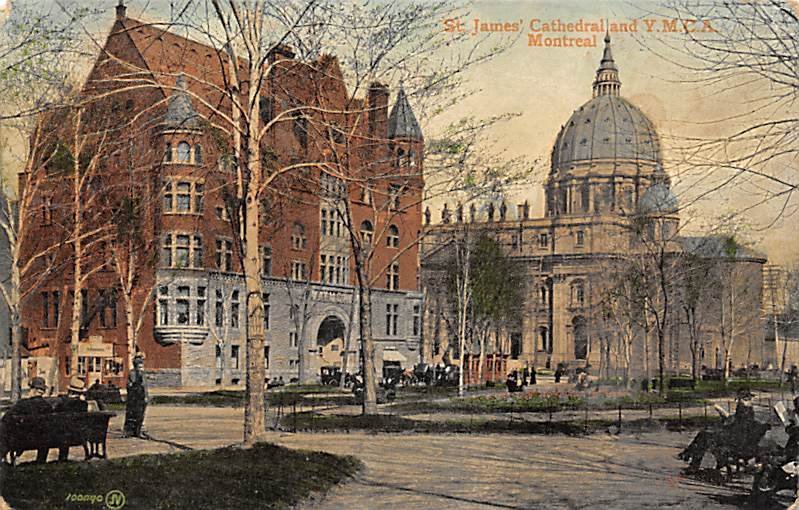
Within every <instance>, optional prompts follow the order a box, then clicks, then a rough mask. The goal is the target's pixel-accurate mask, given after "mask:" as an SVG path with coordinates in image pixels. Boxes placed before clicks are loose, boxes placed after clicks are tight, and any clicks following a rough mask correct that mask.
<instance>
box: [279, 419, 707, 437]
mask: <svg viewBox="0 0 799 510" xmlns="http://www.w3.org/2000/svg"><path fill="white" fill-rule="evenodd" d="M718 421H719V420H718V417H716V416H710V417H708V418H704V417H697V416H693V417H685V418H682V419H681V418H679V417H678V416H669V417H658V418H654V419H636V420H625V421H624V422H623V423H622V431H623V432H651V431H657V430H663V429H667V430H695V429H700V428H704V427H707V426H711V425H713V424H716V423H718ZM282 426H283V428H285V429H287V430H293V429H294V428H295V427H296V430H298V431H307V432H332V431H347V432H349V431H351V430H363V431H368V432H374V433H398V432H413V433H421V434H441V433H470V434H566V435H572V436H573V435H582V434H590V433H596V432H608V431H617V430H618V427H617V426H618V422H617V421H616V420H611V419H594V418H591V419H588V420H583V419H572V420H553V421H551V422H546V421H527V420H524V419H518V418H517V419H492V418H490V417H486V416H475V417H474V418H469V419H462V418H457V419H445V420H439V421H428V420H413V419H410V418H405V417H402V416H396V415H391V414H377V415H370V416H364V415H357V416H352V415H324V416H320V415H317V414H312V413H301V414H298V415H297V416H296V420H295V417H294V416H290V417H287V418H286V420H285V421H283V422H282Z"/></svg>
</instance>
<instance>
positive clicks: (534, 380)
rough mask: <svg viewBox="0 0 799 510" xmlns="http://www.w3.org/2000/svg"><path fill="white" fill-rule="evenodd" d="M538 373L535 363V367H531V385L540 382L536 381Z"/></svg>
mask: <svg viewBox="0 0 799 510" xmlns="http://www.w3.org/2000/svg"><path fill="white" fill-rule="evenodd" d="M536 375H537V374H536V371H535V365H533V367H532V368H531V369H530V386H534V385H535V383H537V382H538V381H536Z"/></svg>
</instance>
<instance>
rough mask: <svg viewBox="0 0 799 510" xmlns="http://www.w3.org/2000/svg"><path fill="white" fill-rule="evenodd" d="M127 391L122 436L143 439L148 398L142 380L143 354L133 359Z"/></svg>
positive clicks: (145, 385) (145, 386)
mask: <svg viewBox="0 0 799 510" xmlns="http://www.w3.org/2000/svg"><path fill="white" fill-rule="evenodd" d="M127 389H128V398H127V402H126V404H125V425H124V430H123V436H124V437H131V436H133V437H139V438H142V439H145V436H144V435H143V434H142V425H144V412H145V410H146V409H147V403H148V401H149V396H148V394H147V384H146V383H145V380H144V355H143V354H137V355H136V357H135V358H133V370H131V371H130V373H129V374H128V386H127Z"/></svg>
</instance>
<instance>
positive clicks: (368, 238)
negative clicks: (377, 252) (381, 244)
mask: <svg viewBox="0 0 799 510" xmlns="http://www.w3.org/2000/svg"><path fill="white" fill-rule="evenodd" d="M374 233H375V231H374V228H373V227H372V222H371V221H369V220H363V222H362V223H361V239H363V244H372V238H373V237H374Z"/></svg>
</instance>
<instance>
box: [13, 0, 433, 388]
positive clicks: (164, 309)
mask: <svg viewBox="0 0 799 510" xmlns="http://www.w3.org/2000/svg"><path fill="white" fill-rule="evenodd" d="M270 58H271V59H272V62H274V69H273V71H272V72H271V73H270V75H269V82H268V84H266V85H265V87H264V92H263V95H262V97H261V99H260V106H261V121H262V122H263V123H264V125H265V124H266V123H268V122H269V121H271V120H273V119H275V118H276V117H278V116H279V115H280V114H281V112H284V111H286V110H288V109H292V108H294V109H296V108H302V107H309V108H308V109H307V110H303V113H302V114H296V115H292V116H287V117H286V120H285V121H283V122H278V123H276V124H275V126H274V127H273V128H272V129H270V131H269V134H267V136H266V143H265V144H264V145H263V147H262V151H263V159H262V160H263V161H265V162H268V163H269V164H271V165H272V167H274V168H284V167H286V166H288V165H298V166H302V165H301V164H302V163H314V162H324V163H325V165H319V164H308V165H306V168H303V169H301V170H297V171H292V172H287V173H285V174H281V175H278V176H277V177H276V178H275V179H274V181H273V182H272V184H271V185H270V186H269V188H268V189H266V190H265V191H264V194H263V199H262V203H261V210H262V212H261V213H262V231H261V234H260V244H261V246H260V248H261V254H262V265H263V273H264V274H263V280H262V284H263V299H264V311H265V318H264V322H265V324H264V326H265V330H266V344H267V347H266V364H267V376H268V377H271V378H277V377H283V378H284V379H285V380H289V379H291V378H293V377H297V374H298V370H299V359H300V357H299V353H298V345H300V344H302V343H303V342H300V341H298V339H299V337H300V335H303V338H304V345H305V348H306V349H307V350H308V356H307V360H308V361H307V367H308V371H309V373H310V374H312V375H314V376H315V375H316V374H318V372H319V367H320V366H322V365H325V364H330V363H333V364H337V365H340V364H341V360H342V359H343V355H344V353H343V352H342V351H343V347H344V346H345V345H346V344H347V342H346V337H347V335H349V336H350V339H351V342H350V349H349V354H350V366H351V367H352V363H353V362H356V360H357V358H358V347H357V335H358V332H357V324H358V316H357V313H358V312H357V306H354V305H355V303H356V301H355V298H354V297H353V295H354V294H357V291H356V289H355V286H354V285H355V275H354V260H353V259H354V257H353V256H352V250H353V247H352V246H353V243H352V242H351V239H350V235H349V234H348V232H349V229H352V230H354V231H357V236H358V239H360V240H362V241H363V242H365V243H367V244H368V245H369V246H370V249H369V253H370V257H369V266H368V274H367V276H368V277H369V280H370V282H371V284H370V285H371V299H372V310H373V317H372V324H373V337H374V338H375V341H376V346H377V347H376V358H377V359H376V362H377V369H378V371H379V370H380V368H381V366H382V360H390V361H393V362H400V363H401V364H402V365H403V366H410V365H412V364H414V363H415V362H417V361H418V357H419V355H418V352H419V341H420V340H419V339H420V336H421V312H420V311H421V294H420V293H419V292H418V291H417V270H418V251H417V243H416V239H417V236H418V234H419V232H420V230H421V205H420V204H421V193H422V188H423V178H422V168H423V156H424V155H423V137H422V133H421V130H420V128H419V124H418V122H417V121H416V118H415V116H414V114H413V111H412V109H411V106H410V103H409V99H408V97H407V96H406V95H405V94H404V92H403V91H402V90H401V89H400V90H399V91H398V93H397V96H396V100H395V102H394V104H393V105H392V106H391V109H390V113H389V106H390V105H389V96H390V91H389V89H388V88H387V87H386V86H384V85H382V84H380V83H374V84H372V85H371V86H370V88H369V90H368V93H367V97H365V98H356V97H353V96H350V95H349V93H348V91H347V87H346V84H345V81H344V78H343V76H342V73H341V70H340V68H339V66H338V62H337V60H336V59H335V58H334V57H331V56H322V57H320V58H318V59H317V60H316V61H314V62H301V61H299V60H298V59H295V57H294V55H293V54H292V52H291V51H290V50H289V49H288V48H285V47H279V48H276V49H275V50H274V51H273V52H272V54H271V56H270ZM225 65H227V64H226V60H225V56H224V55H220V54H219V53H218V52H217V50H215V49H213V48H212V47H209V46H206V45H203V44H201V43H199V42H196V41H194V40H191V39H189V38H186V37H181V36H179V35H176V34H174V33H171V32H169V31H165V30H163V29H160V28H156V27H155V26H153V25H152V24H148V23H142V22H139V21H137V20H133V19H130V18H128V17H127V16H126V12H125V8H124V7H122V6H120V7H118V8H117V19H116V21H115V23H114V25H113V27H112V28H111V31H110V34H109V36H108V38H107V40H106V42H105V45H104V46H103V48H102V51H101V52H100V55H99V56H98V59H97V61H96V63H95V65H94V68H93V69H92V71H91V73H90V75H89V77H88V79H87V81H86V84H85V86H84V89H83V93H82V94H83V97H84V98H85V99H86V100H87V101H88V102H87V104H88V105H89V106H87V108H86V111H85V119H84V124H85V125H86V126H91V127H93V128H94V129H95V131H99V129H100V128H102V129H103V130H104V132H105V133H106V136H104V137H102V139H101V138H100V137H99V136H97V135H94V136H93V138H92V142H91V144H90V146H91V150H89V151H87V152H90V153H91V152H92V151H95V153H97V152H101V153H102V156H101V158H100V167H101V171H99V172H98V175H96V176H95V177H92V179H91V180H90V182H89V183H88V184H87V185H86V186H85V189H82V190H81V193H86V198H85V199H84V203H85V204H91V205H87V206H86V208H87V211H88V213H89V214H87V216H88V217H89V219H88V220H86V229H87V230H90V229H91V228H95V227H96V228H98V229H102V228H103V226H104V225H108V224H109V222H110V224H111V225H113V226H114V228H111V229H110V230H108V231H107V232H108V233H107V235H106V238H107V240H105V239H104V238H102V237H95V238H87V246H89V245H91V249H87V254H86V257H85V259H86V262H85V263H84V264H85V266H86V267H85V268H84V270H85V271H87V272H89V271H91V273H92V274H91V276H90V277H88V279H87V283H86V284H85V286H84V289H83V290H82V296H81V299H82V300H83V301H82V302H83V306H82V309H83V317H82V318H81V326H80V342H79V343H78V345H77V346H74V345H70V324H69V322H70V321H69V320H68V318H69V317H70V314H71V302H72V300H71V299H69V296H70V293H71V292H72V288H73V286H72V273H73V270H74V262H73V261H72V259H71V257H72V256H73V254H72V249H71V245H70V242H69V241H66V242H65V241H64V239H67V238H68V236H67V235H66V234H64V233H63V231H64V230H68V229H66V228H65V227H64V226H65V225H70V224H71V223H70V219H69V218H70V213H71V209H70V207H69V203H70V200H71V199H72V198H71V197H73V196H74V193H73V194H72V195H70V193H69V191H70V190H69V186H67V185H66V183H67V182H69V179H70V177H69V175H68V172H63V171H61V172H59V171H58V169H53V168H51V167H52V166H53V161H51V160H48V161H47V162H46V163H43V164H44V165H45V166H47V167H48V170H47V179H46V184H45V185H44V186H43V188H42V189H43V192H42V193H41V194H40V195H41V196H40V197H39V198H38V199H37V200H38V201H37V202H36V204H35V208H36V211H39V210H40V209H41V214H39V213H38V212H35V214H31V216H32V217H38V218H39V219H38V220H37V226H36V229H35V232H34V234H33V235H32V236H31V238H30V240H29V241H28V246H27V248H26V251H25V253H26V254H27V255H26V256H27V257H35V254H36V253H37V249H38V250H40V248H41V245H42V244H43V243H44V244H45V245H47V246H53V245H55V244H58V243H60V245H59V246H60V247H59V248H58V250H55V251H52V254H55V255H54V256H52V254H51V255H48V256H47V257H40V258H41V259H42V260H41V261H39V260H38V259H37V261H36V263H37V264H42V271H49V272H50V273H51V276H49V277H48V278H47V279H46V280H45V282H44V283H41V284H40V288H37V290H36V292H34V293H33V294H32V297H31V299H29V300H28V301H27V302H26V304H25V313H24V315H23V317H24V318H23V320H24V327H25V328H26V331H27V347H28V349H29V350H30V351H31V353H32V355H48V356H51V357H54V358H55V359H56V360H57V361H58V366H59V370H58V374H59V378H60V381H61V384H62V385H63V383H64V382H65V381H66V380H68V378H69V376H70V375H71V373H72V372H74V371H77V372H78V373H79V374H80V375H85V376H86V377H87V378H88V379H89V381H94V380H95V379H97V378H99V379H102V380H113V381H115V382H116V383H119V384H121V383H123V381H124V378H125V377H126V371H127V365H128V363H127V362H126V360H127V359H128V354H129V352H128V351H129V347H128V345H129V344H128V338H129V337H131V336H132V335H131V334H130V331H129V329H130V328H131V327H135V328H138V330H139V331H138V334H137V338H138V340H137V349H138V350H141V351H143V352H144V353H145V354H146V356H147V362H146V363H147V370H148V375H149V377H151V379H152V381H151V382H152V383H153V384H154V385H158V386H171V387H181V386H182V387H186V386H214V385H231V384H232V385H236V384H239V383H243V380H244V373H243V371H244V368H245V366H246V358H245V350H246V348H245V345H244V335H245V325H246V316H245V315H244V314H245V310H246V294H245V286H244V281H243V276H242V272H241V266H240V261H239V246H238V244H237V242H236V236H235V235H234V234H235V231H234V230H233V229H234V228H235V225H236V223H237V222H236V221H235V218H233V219H231V217H232V216H234V215H235V214H236V213H235V211H236V210H237V209H236V208H235V207H233V206H232V205H231V200H232V199H231V196H232V195H234V193H233V192H232V191H231V187H232V186H234V183H235V176H236V168H235V164H234V159H233V158H232V157H231V155H230V150H229V148H228V147H229V142H228V140H229V139H228V138H226V137H225V136H224V134H223V132H222V131H220V129H218V127H217V126H218V125H219V123H220V116H221V115H223V114H224V112H226V111H229V110H230V106H229V101H228V102H227V103H226V100H225V97H224V94H222V93H221V92H220V90H223V87H224V82H223V74H224V72H223V70H222V66H225ZM314 107H318V110H313V108H314ZM322 110H324V111H336V112H339V113H336V114H329V115H327V114H325V113H324V112H322ZM220 112H222V113H220ZM320 112H321V113H320ZM342 112H343V113H342ZM49 124H51V125H52V127H53V129H54V131H53V132H52V133H51V134H49V135H48V136H51V137H52V138H53V139H54V140H55V142H54V143H56V144H58V145H57V146H58V147H66V148H68V147H69V139H70V137H69V136H68V133H67V132H66V131H63V130H61V125H62V124H66V123H60V122H59V123H52V122H51V123H49ZM345 138H346V139H345ZM101 142H102V143H101ZM345 146H346V147H347V149H346V155H347V161H348V165H347V166H346V167H341V166H339V167H336V168H337V170H336V171H335V172H326V171H324V170H320V169H319V168H321V167H323V166H324V167H325V168H330V167H331V165H332V163H331V161H332V160H333V157H334V156H337V155H339V156H340V154H341V152H342V150H343V149H342V147H345ZM48 147H51V146H48ZM48 165H49V166H48ZM30 178H31V176H29V175H21V176H20V182H21V185H25V183H26V182H29V180H30ZM94 196H101V197H103V199H102V200H92V199H91V197H94ZM126 204H127V205H130V204H134V205H136V207H137V208H136V211H138V212H137V214H136V217H137V218H138V221H139V222H140V223H139V225H140V227H139V228H138V230H136V238H135V242H134V243H130V245H132V246H134V250H130V251H126V244H125V242H123V241H125V240H127V241H130V240H131V236H132V235H133V234H132V233H131V232H132V230H133V229H130V228H121V227H119V225H120V220H119V218H120V213H119V211H120V210H123V211H124V208H125V207H126ZM115 229H116V230H115ZM92 240H93V241H95V242H92ZM131 253H134V254H136V255H142V254H149V255H150V256H144V257H141V256H140V257H138V260H139V262H138V265H137V266H136V269H137V271H136V278H135V284H134V285H133V287H132V290H131V292H130V296H131V298H130V300H126V299H123V297H124V296H123V294H124V282H123V280H122V279H120V277H119V274H120V271H119V270H116V269H115V268H116V267H117V266H116V265H115V261H117V260H128V257H129V256H130V254H131ZM112 256H113V257H112ZM44 259H46V261H47V263H48V264H49V265H48V266H47V267H45V265H44V264H45V260H44ZM125 274H126V273H125ZM127 301H130V303H128V302H127ZM128 304H130V308H131V309H132V310H133V314H132V315H129V314H128V313H127V311H126V307H127V306H128ZM128 317H133V320H130V319H129V318H128ZM131 322H132V323H134V324H130V323H131ZM351 326H353V327H351ZM75 358H77V359H75ZM355 370H356V368H355V367H353V368H351V369H350V371H355ZM378 373H379V372H378Z"/></svg>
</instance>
